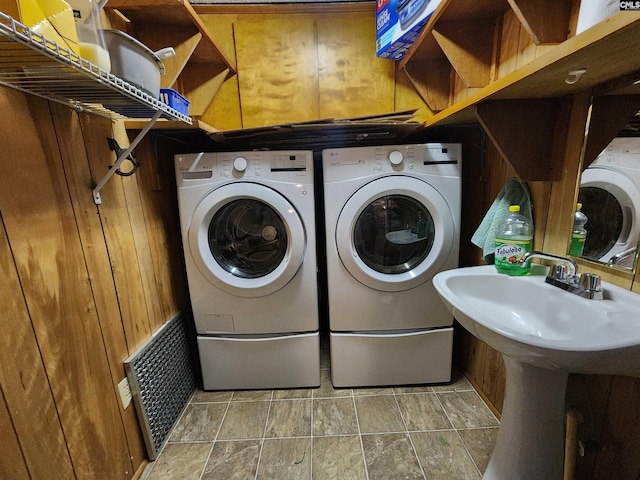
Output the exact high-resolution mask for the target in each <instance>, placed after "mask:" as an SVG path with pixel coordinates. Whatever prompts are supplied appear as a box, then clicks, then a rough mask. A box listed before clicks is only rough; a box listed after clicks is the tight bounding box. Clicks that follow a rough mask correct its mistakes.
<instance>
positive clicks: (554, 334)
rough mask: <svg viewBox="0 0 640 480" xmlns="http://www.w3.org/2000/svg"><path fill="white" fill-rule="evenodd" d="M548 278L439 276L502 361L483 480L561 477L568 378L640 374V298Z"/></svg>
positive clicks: (450, 302) (489, 269) (445, 296)
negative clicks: (598, 293) (588, 292)
mask: <svg viewBox="0 0 640 480" xmlns="http://www.w3.org/2000/svg"><path fill="white" fill-rule="evenodd" d="M536 273H537V274H536ZM545 275H546V268H543V267H540V266H538V265H535V266H532V268H531V274H530V275H528V276H524V277H510V276H508V275H502V274H499V273H498V272H497V271H496V269H495V267H494V266H493V265H487V266H482V267H469V268H458V269H455V270H449V271H446V272H441V273H438V274H437V275H436V276H435V277H434V279H433V284H434V286H435V288H436V290H437V291H438V293H439V294H440V297H441V298H442V300H443V301H444V303H445V304H446V305H447V307H448V308H449V310H450V311H451V312H452V314H453V316H454V317H455V318H456V319H457V320H458V321H459V322H460V323H461V324H462V325H463V326H464V328H465V329H467V330H468V331H469V332H470V333H471V334H473V335H474V336H475V337H477V338H479V339H480V340H482V341H484V342H485V343H487V344H488V345H490V346H491V347H493V348H494V349H496V350H498V351H499V352H501V353H502V357H503V359H504V362H505V372H506V388H505V398H504V405H503V410H502V419H501V422H500V430H499V433H498V439H497V441H496V446H495V448H494V451H493V454H492V456H491V460H490V462H489V465H488V466H487V469H486V471H485V474H484V476H483V477H482V478H483V480H504V479H509V480H531V479H545V480H561V479H562V477H563V455H564V453H563V447H564V445H563V436H564V431H563V428H564V427H563V421H564V399H565V390H566V383H567V376H568V374H569V373H585V374H607V375H628V376H635V377H640V295H637V294H635V293H632V292H630V291H628V290H625V289H623V288H620V287H617V286H615V285H611V284H609V283H606V282H602V288H603V289H604V292H605V294H604V300H588V299H585V298H581V297H579V296H577V295H574V294H572V293H569V292H566V291H564V290H562V289H561V288H558V287H555V286H552V285H549V284H547V283H545V281H544V280H545Z"/></svg>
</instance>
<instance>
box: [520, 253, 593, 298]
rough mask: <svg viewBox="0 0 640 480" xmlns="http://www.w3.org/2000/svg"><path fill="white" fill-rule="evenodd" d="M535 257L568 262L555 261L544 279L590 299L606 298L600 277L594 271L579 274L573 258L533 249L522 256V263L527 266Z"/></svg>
mask: <svg viewBox="0 0 640 480" xmlns="http://www.w3.org/2000/svg"><path fill="white" fill-rule="evenodd" d="M533 258H542V259H545V260H552V261H554V262H562V263H564V264H566V265H562V264H559V263H554V264H553V265H552V266H551V270H549V274H548V275H547V278H545V280H544V281H545V282H546V283H548V284H550V285H553V286H555V287H559V288H561V289H563V290H566V291H567V292H569V293H573V294H575V295H578V296H580V297H583V298H588V299H590V300H602V299H603V298H604V295H603V293H602V287H601V285H600V277H599V276H598V275H595V274H593V273H583V274H582V275H578V273H577V272H578V266H577V265H576V262H575V261H574V260H573V259H571V258H568V257H561V256H559V255H551V254H549V253H543V252H536V251H533V252H529V253H525V254H524V255H523V256H522V259H521V260H520V265H522V266H525V265H526V264H527V263H529V262H530V261H531V259H533ZM566 267H568V268H566Z"/></svg>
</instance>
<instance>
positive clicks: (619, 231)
mask: <svg viewBox="0 0 640 480" xmlns="http://www.w3.org/2000/svg"><path fill="white" fill-rule="evenodd" d="M578 202H580V203H582V212H583V213H584V214H585V215H586V216H587V220H588V221H587V224H586V226H585V228H586V229H587V239H586V241H585V245H584V251H583V257H586V258H590V259H593V260H598V261H601V262H607V263H611V264H614V265H618V266H625V267H631V266H632V265H633V260H634V258H635V251H636V248H637V245H638V237H639V236H640V218H639V215H640V138H637V137H618V138H615V139H613V141H612V142H611V143H610V144H609V145H608V146H607V148H605V149H604V150H603V151H602V152H601V153H600V155H598V157H597V158H596V160H595V161H594V162H593V163H592V164H591V165H590V166H589V167H588V168H587V169H586V170H585V171H584V172H582V177H581V181H580V193H579V196H578Z"/></svg>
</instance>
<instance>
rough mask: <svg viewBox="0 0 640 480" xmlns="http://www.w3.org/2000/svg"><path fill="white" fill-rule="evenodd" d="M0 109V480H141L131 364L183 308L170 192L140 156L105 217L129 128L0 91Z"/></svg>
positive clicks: (118, 182)
mask: <svg viewBox="0 0 640 480" xmlns="http://www.w3.org/2000/svg"><path fill="white" fill-rule="evenodd" d="M0 109H1V110H2V112H3V118H4V120H3V124H2V128H1V129H0V143H1V144H2V146H3V147H2V149H1V151H0V219H1V222H0V225H1V228H0V307H1V309H2V312H3V315H2V320H0V323H1V325H2V330H3V334H2V335H0V391H1V392H2V395H0V450H2V452H3V455H2V460H0V478H7V479H9V478H11V479H21V478H33V479H51V478H60V479H63V478H64V479H73V478H78V479H85V478H86V479H95V478H105V479H107V478H108V479H112V478H123V479H125V478H132V476H133V475H134V474H135V472H136V471H137V470H138V469H139V468H140V467H141V465H142V464H143V462H144V460H145V458H146V450H145V447H144V442H143V439H142V436H141V432H140V429H139V426H138V420H137V417H136V413H135V408H134V406H133V404H131V405H130V406H129V407H128V408H127V409H126V410H125V409H123V408H122V405H121V402H120V398H119V395H118V391H117V383H118V382H119V381H120V380H121V379H122V378H124V377H125V372H124V366H123V361H124V360H125V359H126V358H127V357H128V356H129V355H130V354H131V353H133V352H134V351H135V350H136V348H137V347H139V346H140V345H141V344H142V343H143V342H144V341H145V340H147V339H148V338H149V336H150V335H151V333H153V332H154V331H156V330H157V329H158V328H159V327H160V326H161V325H162V324H163V323H164V322H165V321H166V320H168V319H169V318H170V317H171V316H172V315H173V314H174V313H175V312H176V311H178V310H179V309H183V308H185V307H186V306H187V305H186V302H185V298H186V282H185V277H184V274H183V273H182V272H181V270H180V265H181V264H182V259H181V255H182V254H181V250H180V243H179V238H178V239H176V238H175V237H176V234H178V232H179V229H178V228H177V213H176V207H175V199H174V198H172V195H173V194H172V192H174V190H175V187H174V188H173V189H167V188H166V186H165V185H163V184H162V183H159V180H158V177H157V173H156V168H155V165H154V162H153V156H152V155H148V154H147V153H148V152H141V153H143V155H141V158H140V161H141V163H142V166H141V168H140V172H139V173H138V174H137V175H134V176H132V177H126V178H120V177H117V176H116V177H114V178H113V179H112V180H110V182H109V183H108V184H107V185H106V187H105V188H104V189H103V191H102V198H103V204H102V205H101V206H99V207H98V206H96V205H95V204H94V202H93V198H92V195H91V189H92V184H95V183H97V182H98V181H100V180H101V178H102V176H103V175H104V174H105V172H107V169H108V166H109V165H110V164H112V163H114V161H115V155H114V154H113V153H112V152H110V151H109V149H108V145H107V142H106V138H107V137H115V138H117V139H118V140H119V141H120V144H121V145H126V144H127V143H126V142H127V137H126V132H125V131H124V129H123V126H122V123H113V124H112V122H111V121H110V120H107V119H103V118H100V117H95V116H86V115H83V114H78V113H76V112H75V111H74V110H72V109H70V108H68V107H66V106H62V105H59V104H54V103H49V102H47V101H45V100H42V99H40V98H37V97H33V96H29V95H25V94H22V93H20V92H16V91H14V90H10V89H7V88H4V87H3V88H0ZM124 168H126V166H125V167H124ZM171 172H172V167H171V166H169V171H168V172H166V171H165V172H164V174H163V175H162V176H161V177H159V178H160V180H161V181H169V182H173V178H172V175H171ZM176 258H178V259H179V260H180V261H176Z"/></svg>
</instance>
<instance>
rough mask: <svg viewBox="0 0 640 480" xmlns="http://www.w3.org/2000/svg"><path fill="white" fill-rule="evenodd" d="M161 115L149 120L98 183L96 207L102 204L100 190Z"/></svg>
mask: <svg viewBox="0 0 640 480" xmlns="http://www.w3.org/2000/svg"><path fill="white" fill-rule="evenodd" d="M160 115H162V111H160V110H158V111H157V112H156V113H155V114H154V115H153V117H152V118H151V119H150V120H149V122H148V123H147V124H146V125H145V126H144V128H143V129H142V130H140V133H138V135H137V136H136V138H134V139H133V141H132V142H131V144H130V145H129V146H128V147H127V148H126V149H125V150H122V151H121V152H120V155H119V156H118V159H117V160H116V163H115V164H113V166H112V167H111V168H110V169H109V171H108V172H107V174H106V175H105V176H104V178H103V179H102V180H100V183H98V185H96V188H94V189H93V201H94V202H95V204H96V205H100V204H101V203H102V199H101V198H100V190H102V187H104V186H105V185H106V184H107V182H108V181H109V179H110V178H111V177H113V175H114V174H115V173H116V172H117V171H118V169H119V168H120V165H122V163H123V162H124V161H125V160H126V159H127V157H128V156H129V154H130V153H131V152H133V150H134V149H135V148H136V147H137V146H138V144H139V143H140V141H141V140H142V139H143V138H144V136H145V135H146V134H147V133H148V132H149V130H151V128H152V127H153V124H154V123H156V120H158V118H160Z"/></svg>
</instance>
